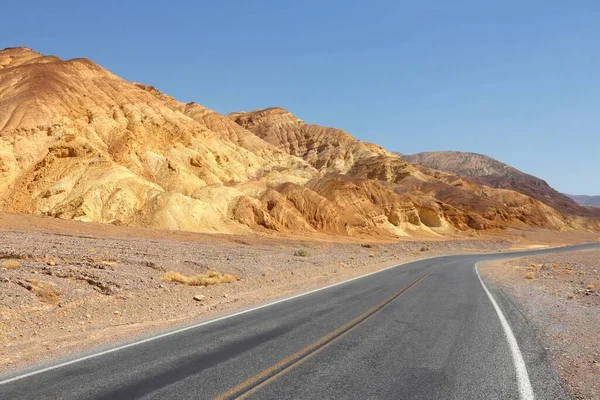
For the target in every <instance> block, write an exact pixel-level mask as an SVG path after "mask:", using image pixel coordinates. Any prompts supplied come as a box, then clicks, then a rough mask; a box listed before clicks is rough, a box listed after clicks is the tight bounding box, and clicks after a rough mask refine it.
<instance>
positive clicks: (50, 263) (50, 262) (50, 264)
mask: <svg viewBox="0 0 600 400" xmlns="http://www.w3.org/2000/svg"><path fill="white" fill-rule="evenodd" d="M46 264H48V265H49V266H51V267H54V266H55V265H56V263H55V262H54V261H48V262H47V263H46Z"/></svg>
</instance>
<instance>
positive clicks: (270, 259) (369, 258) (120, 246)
mask: <svg viewBox="0 0 600 400" xmlns="http://www.w3.org/2000/svg"><path fill="white" fill-rule="evenodd" d="M596 237H597V236H593V239H595V238H596ZM591 239H592V236H590V235H587V236H585V235H584V236H581V235H578V234H574V233H565V234H560V235H557V234H556V232H543V231H542V232H533V231H527V230H516V231H513V232H503V233H502V234H499V235H496V236H485V237H484V236H474V237H471V238H464V237H463V238H454V239H452V238H441V237H440V238H438V239H437V240H436V239H432V238H428V239H426V240H425V239H423V240H417V239H414V238H413V239H398V240H395V241H394V242H391V241H389V240H388V241H387V242H382V241H379V242H376V241H375V240H374V239H372V238H364V239H363V240H359V239H357V238H339V237H335V238H332V237H330V236H326V235H322V236H320V237H319V236H316V237H311V238H300V239H298V238H290V237H277V236H260V235H248V236H239V235H207V234H196V233H189V232H174V231H162V230H152V229H143V228H126V227H120V226H113V225H104V224H93V223H80V222H76V221H65V220H58V219H54V218H44V217H35V216H29V215H23V214H10V213H0V371H9V370H13V369H15V368H20V367H23V366H27V365H31V364H33V363H37V362H40V361H44V360H48V359H52V358H56V357H59V356H65V355H69V354H73V353H75V352H78V351H81V350H85V349H90V348H93V347H96V346H103V345H106V344H110V343H114V342H117V341H121V340H128V339H131V338H134V337H136V336H140V335H145V334H149V333H153V332H159V331H162V330H165V329H168V328H172V327H175V326H179V325H185V324H189V323H193V322H196V321H199V320H202V319H205V318H210V317H212V316H215V315H218V314H222V313H225V312H230V311H235V310H240V309H244V308H247V307H250V306H252V305H256V304H261V303H265V302H268V301H271V300H274V299H277V298H281V297H284V296H289V295H292V294H296V293H300V292H304V291H308V290H311V289H315V288H318V287H322V286H325V285H328V284H332V283H335V282H340V281H343V280H346V279H350V278H352V277H356V276H359V275H363V274H366V273H369V272H373V271H376V270H379V269H381V268H384V267H387V266H391V265H396V264H399V263H402V262H405V261H410V260H416V259H419V258H424V257H432V256H437V255H448V254H464V253H469V252H486V251H491V252H498V251H505V250H506V249H513V250H514V249H523V248H536V247H539V246H544V244H546V245H547V244H551V245H555V244H557V243H563V244H567V243H570V244H574V243H581V242H586V241H593V240H591ZM304 251H305V252H306V254H304ZM297 252H298V253H297ZM295 254H299V255H295ZM211 269H215V270H217V271H219V272H221V273H224V274H231V275H233V276H235V277H237V278H239V280H238V281H236V282H233V283H227V284H219V285H215V286H208V287H203V286H187V285H182V284H178V283H171V282H164V281H163V277H164V276H165V274H166V273H167V272H169V271H174V272H177V273H180V274H183V275H185V276H195V275H197V274H207V273H208V272H209V271H210V270H211ZM194 297H197V299H198V300H194Z"/></svg>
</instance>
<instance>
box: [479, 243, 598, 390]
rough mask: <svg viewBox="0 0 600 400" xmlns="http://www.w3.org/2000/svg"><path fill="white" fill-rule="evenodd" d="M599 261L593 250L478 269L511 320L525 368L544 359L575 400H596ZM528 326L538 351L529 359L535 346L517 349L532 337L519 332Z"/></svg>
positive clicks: (484, 264)
mask: <svg viewBox="0 0 600 400" xmlns="http://www.w3.org/2000/svg"><path fill="white" fill-rule="evenodd" d="M599 255H600V250H598V249H595V250H584V251H573V252H567V253H562V254H548V255H539V256H532V257H524V258H517V259H513V260H509V261H506V260H502V261H489V262H484V263H480V264H479V271H480V273H481V275H482V277H483V278H484V279H485V280H486V282H489V283H490V285H489V286H492V287H493V288H494V295H495V297H496V298H497V300H498V301H500V302H501V303H502V308H503V310H505V312H507V311H506V310H509V311H508V312H509V313H510V314H511V315H507V318H508V319H509V320H510V322H511V325H512V324H515V325H516V327H515V326H513V329H514V330H515V334H516V335H517V336H518V339H519V344H520V345H521V348H522V350H523V353H524V356H525V357H526V358H529V360H527V361H528V365H529V364H530V362H535V360H536V359H538V358H539V357H545V356H547V357H548V358H549V360H550V362H551V365H552V367H553V368H554V369H555V370H556V372H557V373H558V375H559V376H560V379H561V380H562V382H563V383H564V385H565V387H566V389H567V390H568V392H569V395H570V397H571V398H576V399H599V398H600V335H599V334H598V332H600V290H599V289H598V288H600V275H599V274H598V269H599V266H598V264H597V261H596V260H598V256H599ZM511 309H512V311H510V310H511ZM519 320H523V323H521V322H519ZM515 321H517V322H516V323H515ZM525 321H526V322H525ZM529 324H530V325H531V329H533V330H534V331H535V332H534V336H535V337H537V338H538V339H539V340H540V342H541V346H542V351H541V352H540V353H539V354H537V355H535V354H529V356H527V352H528V351H529V350H528V349H529V348H531V346H535V344H534V343H521V340H522V338H523V337H525V338H526V337H529V336H531V335H519V334H518V331H519V330H520V329H521V328H519V326H520V325H523V326H526V325H529ZM524 329H526V328H524ZM534 353H535V352H534ZM530 373H531V371H530ZM532 380H533V377H532ZM538 398H539V396H538Z"/></svg>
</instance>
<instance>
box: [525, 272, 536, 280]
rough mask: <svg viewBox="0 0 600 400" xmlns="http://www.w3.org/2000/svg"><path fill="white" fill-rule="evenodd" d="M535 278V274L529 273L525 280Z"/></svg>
mask: <svg viewBox="0 0 600 400" xmlns="http://www.w3.org/2000/svg"><path fill="white" fill-rule="evenodd" d="M534 278H535V273H533V272H527V273H526V274H525V279H534Z"/></svg>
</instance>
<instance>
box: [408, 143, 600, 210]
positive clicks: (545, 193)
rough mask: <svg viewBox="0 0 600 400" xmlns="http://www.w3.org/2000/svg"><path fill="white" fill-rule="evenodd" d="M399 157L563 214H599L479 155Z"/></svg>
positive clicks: (450, 153)
mask: <svg viewBox="0 0 600 400" xmlns="http://www.w3.org/2000/svg"><path fill="white" fill-rule="evenodd" d="M402 158H403V159H404V160H406V161H408V162H410V163H412V164H418V165H422V166H424V167H427V168H431V169H436V170H440V171H445V172H448V173H451V174H454V175H459V176H464V177H466V178H468V179H470V180H472V181H474V182H476V183H479V184H480V185H486V186H490V187H494V188H499V189H510V190H514V191H517V192H520V193H523V194H525V195H527V196H530V197H533V198H534V199H536V200H539V201H541V202H542V203H544V204H546V205H548V206H550V207H552V208H554V209H556V210H558V211H559V212H562V213H565V214H567V215H575V216H584V217H594V216H595V217H600V212H599V211H598V210H594V209H590V208H586V207H581V206H580V205H578V204H577V203H576V202H575V201H574V200H573V199H571V198H570V197H569V196H567V195H564V194H562V193H560V192H558V191H556V190H555V189H553V188H552V187H551V186H550V185H548V183H546V181H544V180H542V179H540V178H537V177H535V176H533V175H529V174H526V173H524V172H521V171H519V170H518V169H516V168H513V167H511V166H510V165H507V164H504V163H502V162H500V161H498V160H495V159H493V158H492V157H488V156H485V155H482V154H476V153H467V152H461V151H437V152H426V153H417V154H413V155H404V156H402Z"/></svg>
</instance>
